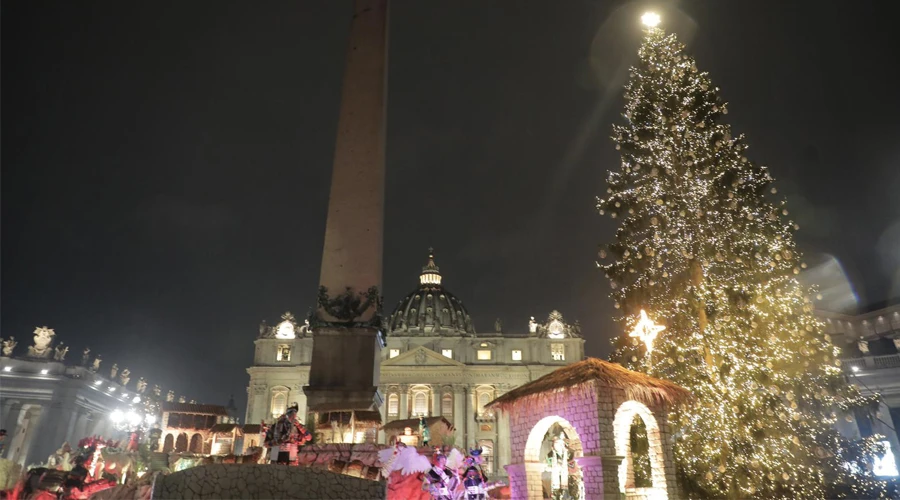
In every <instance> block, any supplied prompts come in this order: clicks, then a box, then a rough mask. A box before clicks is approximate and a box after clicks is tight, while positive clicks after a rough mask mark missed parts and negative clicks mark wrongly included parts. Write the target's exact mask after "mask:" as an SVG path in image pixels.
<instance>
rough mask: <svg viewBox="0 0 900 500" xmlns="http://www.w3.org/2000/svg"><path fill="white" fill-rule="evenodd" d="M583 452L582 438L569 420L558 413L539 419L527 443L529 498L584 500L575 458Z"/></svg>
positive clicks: (581, 480)
mask: <svg viewBox="0 0 900 500" xmlns="http://www.w3.org/2000/svg"><path fill="white" fill-rule="evenodd" d="M582 455H583V452H582V444H581V437H580V436H579V435H578V432H577V431H576V430H575V427H574V426H573V425H572V424H571V423H570V422H569V421H568V420H566V419H564V418H562V417H559V416H555V415H554V416H548V417H544V418H542V419H541V420H539V421H538V422H537V424H535V426H534V427H533V428H532V429H531V432H530V433H529V434H528V440H527V441H526V443H525V474H526V478H527V487H528V498H544V499H553V500H563V499H565V500H584V498H585V497H584V481H583V478H582V472H581V468H580V467H579V466H578V464H577V463H576V461H575V459H576V458H579V457H581V456H582ZM538 495H540V496H538Z"/></svg>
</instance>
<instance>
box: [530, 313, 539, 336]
mask: <svg viewBox="0 0 900 500" xmlns="http://www.w3.org/2000/svg"><path fill="white" fill-rule="evenodd" d="M537 327H538V324H537V321H535V320H534V316H532V317H531V319H529V320H528V333H537Z"/></svg>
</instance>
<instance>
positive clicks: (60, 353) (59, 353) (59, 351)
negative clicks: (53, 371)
mask: <svg viewBox="0 0 900 500" xmlns="http://www.w3.org/2000/svg"><path fill="white" fill-rule="evenodd" d="M67 352H69V347H68V346H63V344H62V342H60V343H59V345H58V346H56V354H54V355H53V359H55V360H57V361H62V360H64V359H66V353H67Z"/></svg>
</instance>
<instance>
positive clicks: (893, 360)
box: [841, 354, 900, 371]
mask: <svg viewBox="0 0 900 500" xmlns="http://www.w3.org/2000/svg"><path fill="white" fill-rule="evenodd" d="M841 366H842V367H843V368H844V371H854V368H856V371H859V370H872V369H876V370H878V369H884V368H900V354H888V355H886V356H865V357H862V358H850V359H844V360H842V364H841Z"/></svg>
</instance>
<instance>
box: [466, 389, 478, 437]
mask: <svg viewBox="0 0 900 500" xmlns="http://www.w3.org/2000/svg"><path fill="white" fill-rule="evenodd" d="M477 409H478V400H477V399H476V395H475V387H473V386H471V385H470V386H467V387H466V426H467V429H468V432H467V434H466V441H465V443H464V445H465V446H475V433H476V432H477V431H478V427H477V426H478V423H477V422H475V411H476V410H477ZM464 449H468V448H464Z"/></svg>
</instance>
